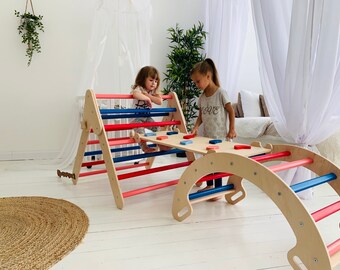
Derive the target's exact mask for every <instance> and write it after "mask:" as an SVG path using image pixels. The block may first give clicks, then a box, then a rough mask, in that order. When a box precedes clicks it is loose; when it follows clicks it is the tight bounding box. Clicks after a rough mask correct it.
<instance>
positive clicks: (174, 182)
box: [123, 180, 178, 198]
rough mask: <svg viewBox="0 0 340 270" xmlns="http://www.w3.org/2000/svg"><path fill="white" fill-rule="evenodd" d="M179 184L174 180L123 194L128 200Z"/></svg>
mask: <svg viewBox="0 0 340 270" xmlns="http://www.w3.org/2000/svg"><path fill="white" fill-rule="evenodd" d="M177 183H178V180H172V181H168V182H165V183H160V184H156V185H152V186H148V187H144V188H139V189H135V190H131V191H126V192H123V197H124V198H127V197H131V196H134V195H138V194H142V193H146V192H149V191H153V190H157V189H161V188H165V187H170V186H174V185H177Z"/></svg>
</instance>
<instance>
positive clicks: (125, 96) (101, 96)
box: [96, 94, 172, 99]
mask: <svg viewBox="0 0 340 270" xmlns="http://www.w3.org/2000/svg"><path fill="white" fill-rule="evenodd" d="M132 98H133V96H132V95H129V94H96V99H132ZM162 99H172V96H171V95H162Z"/></svg>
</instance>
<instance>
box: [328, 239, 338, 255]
mask: <svg viewBox="0 0 340 270" xmlns="http://www.w3.org/2000/svg"><path fill="white" fill-rule="evenodd" d="M327 249H328V254H329V256H333V255H335V254H336V253H338V251H339V250H340V238H339V239H338V240H335V241H334V242H333V243H331V244H329V245H328V246H327Z"/></svg>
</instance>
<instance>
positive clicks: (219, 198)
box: [208, 196, 222, 202]
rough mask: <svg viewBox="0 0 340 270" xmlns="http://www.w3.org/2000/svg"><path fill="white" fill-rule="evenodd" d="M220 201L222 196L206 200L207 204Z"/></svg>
mask: <svg viewBox="0 0 340 270" xmlns="http://www.w3.org/2000/svg"><path fill="white" fill-rule="evenodd" d="M221 199H222V196H217V197H214V198H211V199H209V200H208V202H216V201H219V200H221Z"/></svg>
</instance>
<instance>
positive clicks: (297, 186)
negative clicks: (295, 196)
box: [290, 173, 336, 192]
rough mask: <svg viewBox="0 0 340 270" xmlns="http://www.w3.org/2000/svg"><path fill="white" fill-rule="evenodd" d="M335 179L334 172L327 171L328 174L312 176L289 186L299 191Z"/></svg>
mask: <svg viewBox="0 0 340 270" xmlns="http://www.w3.org/2000/svg"><path fill="white" fill-rule="evenodd" d="M335 179H336V175H335V174H334V173H329V174H325V175H322V176H319V177H315V178H312V179H310V180H306V181H303V182H300V183H297V184H295V185H292V186H290V188H291V189H292V190H293V191H294V192H300V191H303V190H306V189H309V188H312V187H315V186H318V185H321V184H324V183H326V182H329V181H332V180H335Z"/></svg>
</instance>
